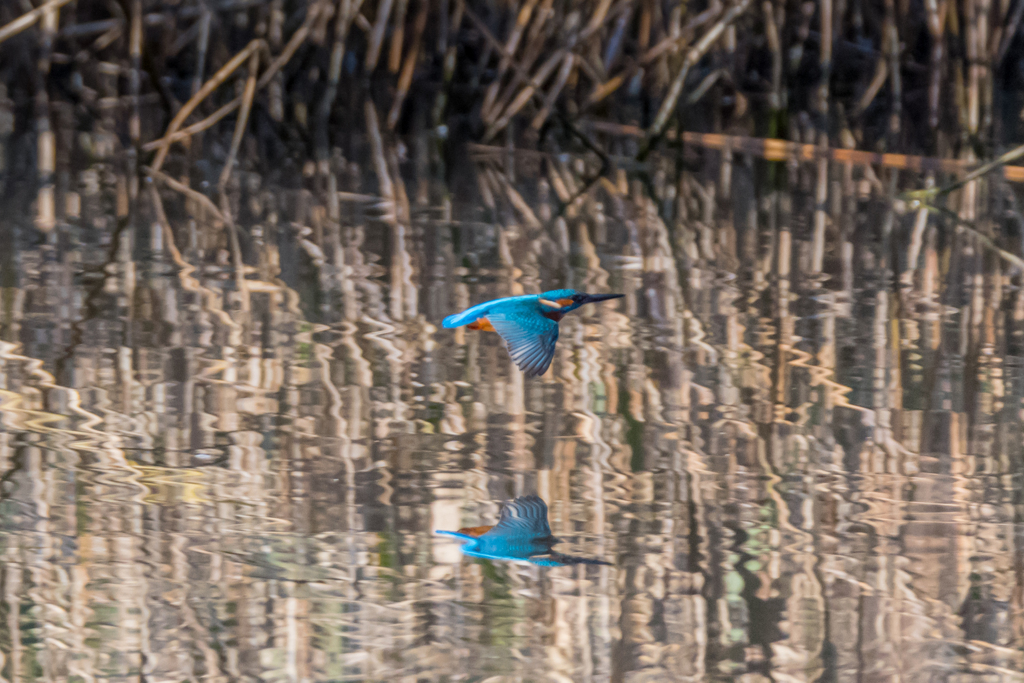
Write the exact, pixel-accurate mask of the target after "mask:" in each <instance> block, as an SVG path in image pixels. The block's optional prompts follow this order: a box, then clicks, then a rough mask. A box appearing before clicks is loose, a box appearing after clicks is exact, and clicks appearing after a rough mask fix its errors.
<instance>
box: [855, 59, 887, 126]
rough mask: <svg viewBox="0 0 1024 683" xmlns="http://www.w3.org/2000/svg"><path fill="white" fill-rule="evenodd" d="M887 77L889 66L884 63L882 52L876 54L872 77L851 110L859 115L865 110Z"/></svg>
mask: <svg viewBox="0 0 1024 683" xmlns="http://www.w3.org/2000/svg"><path fill="white" fill-rule="evenodd" d="M888 78H889V66H888V64H887V63H886V59H885V55H884V54H882V55H879V56H878V62H877V63H876V64H875V75H874V77H872V79H871V83H869V84H868V87H867V90H865V91H864V94H863V95H861V98H860V100H859V101H858V102H857V106H856V108H854V110H853V113H854V114H855V115H860V114H863V113H864V112H865V111H867V108H868V107H870V106H871V103H872V102H874V101H875V97H876V96H877V95H878V92H879V91H880V90H881V89H882V86H883V85H885V81H886V80H887V79H888Z"/></svg>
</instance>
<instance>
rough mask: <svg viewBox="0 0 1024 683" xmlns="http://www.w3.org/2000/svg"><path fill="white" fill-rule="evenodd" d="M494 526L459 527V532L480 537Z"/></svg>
mask: <svg viewBox="0 0 1024 683" xmlns="http://www.w3.org/2000/svg"><path fill="white" fill-rule="evenodd" d="M493 528H494V527H493V526H467V527H463V528H461V529H459V533H460V534H464V535H466V536H472V537H473V538H480V537H481V536H483V535H484V534H486V533H487V532H488V531H490V530H491V529H493Z"/></svg>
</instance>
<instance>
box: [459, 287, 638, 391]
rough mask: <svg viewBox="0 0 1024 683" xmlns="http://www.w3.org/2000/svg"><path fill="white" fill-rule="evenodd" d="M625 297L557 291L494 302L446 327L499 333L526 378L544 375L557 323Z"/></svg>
mask: <svg viewBox="0 0 1024 683" xmlns="http://www.w3.org/2000/svg"><path fill="white" fill-rule="evenodd" d="M621 296H622V294H587V293H586V292H577V291H576V290H574V289H555V290H552V291H549V292H544V293H543V294H527V295H524V296H510V297H506V298H504V299H495V300H493V301H486V302H484V303H482V304H477V305H476V306H473V307H471V308H467V309H466V310H465V311H463V312H462V313H456V314H455V315H450V316H448V317H447V318H445V319H444V322H443V323H442V324H443V325H444V326H445V327H462V326H463V325H466V326H468V327H469V328H470V329H472V330H482V331H492V332H497V333H498V334H499V335H500V336H501V338H502V339H504V340H505V345H506V346H508V352H509V355H510V356H511V357H512V360H513V361H514V362H515V364H516V365H517V366H518V367H519V369H520V370H522V371H523V373H524V374H525V375H526V376H527V377H537V376H539V375H543V374H544V373H545V372H546V371H547V369H548V367H549V366H550V365H551V359H552V358H553V357H554V355H555V343H556V342H557V341H558V321H559V320H561V319H562V318H563V317H564V316H565V314H566V313H569V312H570V311H574V310H576V309H577V308H579V307H580V306H582V305H584V304H588V303H594V302H597V301H606V300H608V299H617V298H619V297H621Z"/></svg>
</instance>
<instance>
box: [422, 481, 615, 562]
mask: <svg viewBox="0 0 1024 683" xmlns="http://www.w3.org/2000/svg"><path fill="white" fill-rule="evenodd" d="M437 533H439V534H441V535H443V536H454V537H455V538H458V539H461V540H463V541H465V544H463V546H462V552H463V554H465V555H469V556H470V557H482V558H486V559H490V560H508V561H510V562H529V563H530V564H535V565H538V566H541V567H564V566H566V565H570V564H603V565H607V564H609V563H608V562H604V561H602V560H596V559H591V558H588V557H574V556H572V555H563V554H562V553H559V552H555V551H554V550H552V549H551V548H552V546H554V545H555V544H557V543H559V540H558V539H557V538H555V537H554V536H552V535H551V527H549V526H548V506H547V504H545V503H544V501H543V500H542V499H541V498H540V497H538V496H520V497H519V498H516V499H515V500H512V501H509V502H508V503H505V506H504V507H502V508H501V515H500V516H499V518H498V523H497V524H496V525H494V526H475V527H468V528H464V529H459V530H458V531H438V532H437Z"/></svg>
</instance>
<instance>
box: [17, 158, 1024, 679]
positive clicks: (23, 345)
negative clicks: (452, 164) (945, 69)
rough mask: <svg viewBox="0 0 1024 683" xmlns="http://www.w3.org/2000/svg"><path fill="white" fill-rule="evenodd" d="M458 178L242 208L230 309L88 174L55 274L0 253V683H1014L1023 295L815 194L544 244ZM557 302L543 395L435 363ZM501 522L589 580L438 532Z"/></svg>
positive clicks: (491, 349)
mask: <svg viewBox="0 0 1024 683" xmlns="http://www.w3.org/2000/svg"><path fill="white" fill-rule="evenodd" d="M488 154H489V155H490V156H486V158H484V159H482V160H481V159H477V162H478V163H477V165H476V166H474V167H473V168H472V169H469V170H465V171H461V172H462V173H463V174H464V175H465V177H466V178H468V179H469V180H471V181H472V183H466V184H460V183H454V184H452V185H451V186H448V185H445V184H443V183H442V182H441V181H440V180H438V179H437V178H436V177H433V176H429V175H427V176H423V175H421V174H417V172H415V169H412V170H411V169H410V167H409V163H407V162H405V161H402V158H401V156H400V155H397V154H396V155H393V156H392V157H390V159H389V163H391V164H392V166H391V172H390V175H387V174H386V173H385V175H381V173H382V171H380V166H378V167H377V169H378V171H377V174H376V175H374V174H373V173H369V172H368V173H367V174H365V175H364V174H363V172H362V171H361V170H360V169H359V168H358V167H355V165H354V164H353V165H352V166H350V167H349V166H345V164H346V163H347V162H345V161H344V160H342V161H341V162H340V163H341V164H342V169H341V171H338V177H339V178H341V180H340V181H339V185H337V187H339V189H342V190H344V191H346V192H349V193H350V194H351V196H348V195H344V196H342V198H341V200H340V203H338V204H336V205H334V206H332V205H331V202H330V201H327V202H326V203H323V202H320V199H319V198H321V197H323V196H324V195H323V194H322V192H323V188H324V185H323V184H322V182H323V179H322V178H320V177H318V176H309V177H307V178H306V179H304V180H300V181H298V182H299V185H300V186H298V187H291V188H282V187H280V186H274V185H273V184H272V183H269V182H264V181H263V179H262V178H261V177H260V176H258V175H256V174H246V173H239V174H238V175H239V179H238V181H237V187H236V188H235V192H236V195H234V196H235V201H236V202H237V203H236V205H235V206H236V215H237V216H238V229H239V238H240V247H239V248H240V251H241V256H242V258H243V260H244V263H245V269H244V271H241V272H239V271H238V270H237V269H236V268H235V267H234V266H233V260H232V259H233V255H232V246H231V239H230V231H229V230H227V229H226V228H220V227H216V228H215V227H210V226H208V225H207V224H205V223H204V222H203V221H202V220H200V219H197V218H196V216H197V215H200V214H199V213H197V212H196V211H195V210H194V208H195V207H192V211H191V213H190V212H189V210H187V209H188V208H189V207H187V206H185V205H184V202H182V201H181V200H180V198H177V197H176V196H174V194H173V193H171V192H164V191H161V195H162V196H163V202H164V203H166V205H167V206H166V207H163V209H162V210H164V211H165V213H166V217H165V218H162V217H161V215H160V212H159V211H158V210H157V207H156V204H155V199H154V195H153V190H151V189H150V187H149V185H148V184H147V183H145V182H143V183H142V185H141V187H140V188H139V189H138V193H137V196H136V197H135V198H134V199H133V200H132V201H133V203H132V204H131V206H130V210H129V211H127V212H121V211H122V210H121V209H120V208H118V207H119V206H120V205H119V204H118V197H119V196H120V195H119V194H118V193H119V192H120V193H124V192H125V189H124V188H125V187H126V185H124V184H123V183H121V184H120V185H119V182H120V180H119V179H118V178H117V177H116V176H115V175H114V174H112V173H111V171H110V169H109V168H106V167H103V166H102V164H98V165H97V166H92V167H87V168H84V169H82V170H81V172H80V173H79V174H78V175H77V176H75V177H73V178H71V179H70V180H69V183H70V185H69V187H70V188H71V190H73V191H74V192H76V195H75V197H76V199H75V201H77V202H78V205H77V206H76V207H75V208H74V210H72V211H70V212H68V215H67V216H66V220H65V222H64V223H63V224H62V225H61V226H59V229H58V230H57V231H56V232H55V233H54V235H53V236H52V237H51V238H50V239H45V238H41V237H39V235H38V234H37V233H36V232H35V231H34V229H33V228H32V227H31V219H30V218H28V219H24V220H22V219H21V218H20V217H17V216H14V217H7V218H0V225H3V226H4V230H5V231H6V232H5V234H6V235H8V236H10V239H11V240H12V241H13V243H14V244H15V248H14V249H11V250H10V251H9V253H8V254H7V255H6V256H5V259H6V260H5V262H4V264H3V270H4V282H3V285H4V289H3V298H2V304H3V305H2V311H0V313H2V318H0V323H2V326H0V338H2V340H3V341H2V342H0V343H2V346H0V388H2V391H0V400H2V404H0V417H2V432H0V476H2V482H0V525H2V531H3V534H2V535H0V563H2V567H0V585H2V592H3V595H2V599H0V616H2V618H0V652H2V653H3V660H2V667H0V673H2V676H3V678H4V679H5V680H7V681H12V682H14V681H25V680H36V679H39V680H53V681H58V680H59V681H100V680H104V681H106V680H109V681H128V680H133V681H135V680H147V681H170V680H199V679H203V678H209V680H218V681H227V680H250V681H252V680H266V681H371V680H377V681H421V680H437V681H449V680H450V681H455V680H460V681H512V680H519V681H541V680H552V681H636V682H639V681H668V680H673V681H688V680H692V681H697V680H722V681H724V680H733V679H734V677H740V676H743V677H744V678H743V679H742V680H749V681H756V680H768V679H771V680H774V681H797V680H800V681H819V680H820V681H829V680H849V681H853V680H856V681H891V680H902V681H922V682H923V681H937V680H942V681H968V680H970V681H1013V680H1020V679H1021V678H1024V677H1022V676H1021V674H1020V673H1019V672H1020V671H1021V670H1022V669H1024V650H1022V649H1021V648H1022V638H1024V614H1022V608H1024V596H1022V587H1024V554H1022V550H1021V548H1022V544H1024V525H1022V524H1021V513H1022V507H1021V505H1022V501H1021V499H1020V491H1021V486H1022V482H1021V471H1022V470H1021V466H1022V457H1024V439H1022V431H1021V415H1022V410H1024V344H1022V339H1024V336H1022V335H1024V298H1022V297H1024V294H1022V290H1021V289H1020V287H1019V284H1020V280H1019V275H1018V274H1015V273H1013V272H1012V271H1010V270H1009V269H1007V268H1006V267H1005V266H1004V265H1001V264H1000V262H999V260H998V258H997V257H994V256H993V255H992V254H990V253H987V252H985V251H983V249H982V247H981V245H980V244H978V243H977V242H975V241H973V240H972V239H971V238H970V237H969V236H965V235H963V234H960V235H956V234H954V233H953V232H952V231H950V230H948V229H946V228H942V227H941V226H937V225H936V224H934V223H932V224H926V223H921V226H922V228H923V229H922V230H920V231H915V226H916V223H915V221H917V220H918V217H917V216H915V215H913V214H911V215H905V216H903V215H894V214H893V213H892V212H891V209H890V208H889V204H888V203H887V202H886V201H885V200H884V197H883V196H882V193H881V191H880V187H881V184H879V187H875V186H873V185H872V184H871V183H870V182H869V179H868V180H863V182H861V181H859V180H858V178H861V176H860V173H861V172H860V171H859V170H851V169H849V167H845V168H844V167H843V166H841V165H836V166H835V167H834V168H832V169H831V173H832V177H833V178H834V179H835V182H834V183H833V184H832V185H831V187H830V201H829V203H828V204H826V205H824V206H823V205H821V204H819V203H818V202H816V200H815V194H814V191H813V190H814V188H813V183H814V178H815V177H816V176H815V174H816V172H817V171H816V170H815V169H814V168H812V167H808V168H804V167H797V166H790V167H786V166H784V165H776V166H773V167H771V168H768V167H764V166H762V165H759V164H760V162H754V161H751V160H749V159H747V160H744V159H742V158H737V160H736V165H735V168H733V170H732V178H731V187H729V188H723V186H722V184H721V181H720V178H721V174H719V173H718V171H717V167H716V166H715V164H717V163H718V162H717V161H715V160H714V159H712V160H711V161H710V162H708V163H710V164H711V165H712V168H711V171H710V172H708V173H707V174H705V175H700V174H696V175H693V176H691V175H688V174H687V175H686V176H685V178H683V179H681V180H680V181H679V182H678V184H677V185H675V186H673V185H672V183H671V182H670V183H669V184H668V191H666V190H665V185H664V183H662V182H661V181H660V180H658V177H657V176H656V174H655V176H656V177H655V182H654V183H653V185H654V186H655V187H656V188H660V189H659V190H658V191H660V192H663V193H664V194H663V195H662V196H655V197H652V196H651V189H650V188H651V184H650V182H649V181H650V179H649V178H648V179H647V180H646V181H645V180H644V179H643V178H637V177H633V176H631V175H627V174H626V173H625V171H623V172H621V173H620V174H619V175H618V176H617V178H618V180H617V181H616V182H607V183H604V184H600V185H599V186H596V187H595V188H594V189H593V190H592V191H591V192H590V194H589V195H587V198H586V199H584V200H581V201H579V202H577V204H576V205H575V206H574V207H572V208H570V209H569V210H568V211H566V212H564V213H563V214H561V215H560V214H559V211H560V209H561V208H562V207H561V206H559V203H558V202H557V201H556V198H555V196H554V195H555V194H556V193H555V190H557V189H558V188H557V187H554V189H553V184H554V182H555V181H554V180H552V179H553V178H554V179H557V178H558V177H562V178H568V179H569V180H570V181H571V180H572V177H571V175H570V174H569V173H568V170H567V169H568V168H569V167H568V166H567V165H565V164H563V163H562V162H561V161H559V160H557V159H556V160H555V161H551V160H550V159H549V160H548V163H551V164H552V166H551V168H561V169H562V170H563V173H562V176H558V175H557V173H558V171H556V174H555V175H552V174H551V173H546V174H545V173H533V172H531V171H530V169H531V168H534V167H533V166H531V164H535V163H538V162H536V161H535V160H531V159H532V157H530V158H527V159H526V161H525V162H523V163H525V170H524V168H519V169H514V168H512V167H510V166H509V165H508V164H507V163H506V162H504V161H502V160H501V159H498V156H497V153H488ZM502 159H504V157H502ZM558 164H561V165H560V166H559V165H558ZM367 168H371V165H369V164H368V166H367ZM399 170H401V173H399ZM516 171H518V172H516ZM768 172H770V173H775V174H788V177H789V184H788V187H789V188H790V189H789V190H786V191H783V190H781V189H777V188H778V187H779V186H778V185H777V184H773V183H772V182H769V181H767V180H766V177H768V176H767V173H768ZM346 174H347V175H346ZM846 174H849V175H846ZM481 176H483V177H484V178H485V179H484V180H483V181H481V180H479V178H480V177H481ZM609 177H610V178H612V179H613V180H614V179H615V178H616V176H615V175H614V173H613V174H612V175H610V176H609ZM384 178H387V179H388V183H385V182H383V180H384ZM538 178H539V179H538ZM847 180H848V182H847ZM905 180H906V179H905ZM875 182H876V183H877V179H876V180H875ZM907 182H913V179H911V180H909V181H907ZM473 183H478V184H476V185H473ZM488 183H489V184H488ZM388 184H390V185H391V186H390V187H388V186H387V185H388ZM509 188H513V189H516V190H517V192H516V193H517V194H518V195H519V199H520V200H522V203H521V204H520V203H517V202H516V201H515V195H514V194H512V193H510V192H508V189H509ZM500 189H503V190H504V191H505V192H506V194H505V195H501V194H500V193H499V192H498V190H500ZM358 194H362V195H370V198H369V199H367V198H364V197H359V196H356V195H358ZM496 195H497V197H496ZM524 206H525V207H526V208H525V209H524ZM119 212H121V214H120V215H119ZM531 212H532V213H531ZM200 213H201V212H200ZM819 220H821V221H824V222H825V225H826V227H827V230H826V232H825V235H826V237H827V240H826V242H825V249H824V251H823V252H822V253H819V254H817V255H816V254H815V249H816V248H815V243H814V228H815V224H816V221H819ZM172 239H173V241H172ZM914 240H917V243H916V249H917V250H918V251H917V258H916V259H915V260H913V261H912V262H910V261H908V257H907V256H906V248H907V245H909V244H911V243H912V242H914ZM894 242H895V243H896V244H897V245H898V246H896V247H895V248H894V247H893V243H894ZM240 279H241V280H243V282H239V280H240ZM563 286H566V287H575V288H578V289H583V290H587V291H592V292H621V293H623V294H625V298H624V299H622V300H618V301H614V302H608V303H602V304H598V305H594V306H587V307H584V308H583V309H581V310H580V311H578V312H576V313H573V314H571V315H569V316H567V317H566V318H565V319H564V320H563V321H562V323H561V337H560V341H559V344H558V351H557V353H556V355H555V360H554V364H553V368H552V370H551V371H550V372H549V373H548V374H546V375H545V376H544V377H542V378H540V379H535V380H534V379H524V378H523V376H522V374H521V373H520V372H519V371H518V370H516V369H515V367H514V366H513V365H512V363H511V361H510V360H509V358H508V356H507V354H506V352H505V350H504V348H503V346H502V344H501V341H500V339H498V338H497V336H496V335H493V334H490V335H488V334H484V333H479V332H472V331H467V330H464V329H460V330H444V329H441V328H440V321H441V319H442V318H443V317H444V316H445V315H447V314H449V313H452V312H455V311H458V310H460V309H462V308H464V307H467V306H469V305H471V304H474V303H478V302H480V301H484V300H487V299H490V298H494V297H498V296H506V295H513V294H521V293H532V292H539V291H543V290H545V289H550V288H555V287H563ZM529 493H537V494H539V495H540V496H541V497H542V498H544V499H545V500H546V501H547V504H548V506H549V508H550V524H551V528H552V532H553V533H554V534H555V535H556V536H558V537H560V538H561V539H563V541H564V543H563V545H561V546H560V550H562V551H563V552H567V553H573V554H577V555H586V556H592V557H600V558H604V559H605V560H607V561H609V562H610V563H611V566H574V567H562V568H539V567H534V566H524V565H513V564H507V563H499V562H489V561H479V560H473V559H468V558H464V557H462V556H461V554H460V552H459V549H458V543H457V542H455V541H454V540H453V539H449V538H444V537H440V536H436V535H434V533H433V532H434V530H436V529H457V528H459V527H462V526H475V525H480V524H493V523H494V522H495V520H496V519H497V514H498V511H499V509H500V506H501V504H502V503H503V502H504V501H506V500H508V499H510V498H512V497H514V496H516V495H522V494H529Z"/></svg>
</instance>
